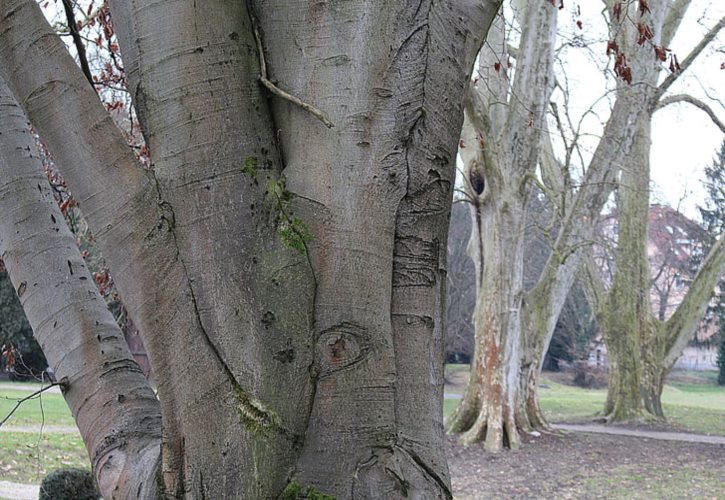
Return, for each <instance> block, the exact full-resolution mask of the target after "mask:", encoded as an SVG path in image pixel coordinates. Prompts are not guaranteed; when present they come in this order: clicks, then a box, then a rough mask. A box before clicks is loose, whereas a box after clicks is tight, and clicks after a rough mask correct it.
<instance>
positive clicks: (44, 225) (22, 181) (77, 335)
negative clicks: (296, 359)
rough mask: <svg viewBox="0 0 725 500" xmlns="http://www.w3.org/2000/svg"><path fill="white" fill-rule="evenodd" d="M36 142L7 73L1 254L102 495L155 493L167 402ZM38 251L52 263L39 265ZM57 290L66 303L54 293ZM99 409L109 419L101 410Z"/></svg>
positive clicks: (1, 120)
mask: <svg viewBox="0 0 725 500" xmlns="http://www.w3.org/2000/svg"><path fill="white" fill-rule="evenodd" d="M35 151H36V148H35V141H34V139H33V136H32V135H31V134H30V132H29V131H28V129H27V120H26V118H25V116H24V115H23V113H22V111H21V110H20V108H19V106H18V105H17V103H16V102H15V99H13V98H12V96H11V95H10V94H9V91H8V89H7V87H6V85H5V83H4V82H3V80H2V79H0V213H2V214H3V216H2V217H1V218H0V256H2V260H3V262H4V263H5V266H6V268H7V270H8V273H9V275H10V278H11V280H12V282H13V285H14V286H15V289H16V291H17V294H18V297H19V298H20V301H21V303H22V305H23V308H24V310H25V313H26V315H27V317H28V320H29V321H30V324H31V326H32V328H33V332H34V334H35V337H36V339H37V340H38V342H39V343H40V345H41V347H42V349H43V352H44V353H45V355H46V358H47V359H48V362H49V363H50V366H52V367H53V370H54V372H55V374H56V376H57V377H58V378H59V379H60V382H61V389H62V390H63V395H64V397H65V399H66V401H67V402H68V406H69V407H70V409H71V413H72V414H73V417H74V418H75V421H76V424H77V425H78V429H79V430H80V433H81V436H82V437H83V441H84V442H85V444H86V449H87V450H88V455H89V457H90V460H91V464H92V465H93V469H94V471H95V473H96V479H97V481H98V485H99V487H100V489H101V492H102V493H103V495H104V497H106V498H133V497H142V498H155V497H156V492H157V488H156V474H157V472H158V462H159V457H160V454H159V443H160V437H161V436H160V434H161V433H160V427H159V424H160V420H161V413H160V410H159V403H158V401H157V399H156V396H155V394H154V393H153V391H152V390H151V388H150V387H149V385H148V383H147V382H146V380H145V378H144V376H143V373H142V372H141V369H140V368H139V366H138V365H137V364H136V362H135V361H134V360H133V357H132V356H131V353H130V352H129V350H128V346H127V345H126V342H125V341H124V337H123V332H121V330H120V328H119V327H118V325H117V324H116V322H115V320H114V318H113V316H112V315H111V313H110V311H109V310H108V308H107V307H106V303H105V301H104V300H103V298H102V297H101V296H100V294H99V293H98V290H97V288H96V286H95V283H94V281H93V279H92V277H91V274H90V272H89V271H88V269H87V268H86V265H85V262H84V261H83V259H82V258H81V254H80V251H79V250H78V247H77V246H76V244H75V237H74V236H73V234H72V233H71V232H70V230H69V229H68V227H67V226H66V224H65V221H64V218H63V215H62V214H61V212H60V209H59V208H58V205H57V204H56V203H55V200H54V199H53V194H52V193H51V191H50V186H49V185H48V180H47V177H46V176H45V174H44V172H43V166H42V164H41V162H40V158H39V156H38V155H37V154H35ZM39 256H45V258H48V259H50V262H49V264H50V265H48V266H38V265H36V264H37V260H38V257H39ZM56 293H60V294H62V296H64V297H66V298H67V299H68V302H65V301H58V300H55V299H56ZM56 338H62V339H63V341H62V342H61V343H58V342H55V339H56ZM86 387H89V388H93V389H92V390H91V391H87V390H86V389H85V388H86ZM100 410H104V411H105V412H106V413H105V414H106V418H100V419H99V418H97V416H98V413H99V411H100Z"/></svg>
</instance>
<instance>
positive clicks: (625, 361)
mask: <svg viewBox="0 0 725 500" xmlns="http://www.w3.org/2000/svg"><path fill="white" fill-rule="evenodd" d="M689 3H690V2H689V1H682V2H675V3H673V4H672V5H669V4H668V3H666V2H661V3H660V2H658V3H654V2H651V3H645V4H643V3H642V2H639V5H629V6H626V5H623V4H621V3H619V2H611V3H610V5H609V10H608V12H609V15H610V29H611V37H612V39H615V40H616V42H615V43H616V44H617V51H618V52H619V53H621V54H627V55H626V56H625V57H626V58H627V60H628V61H629V62H628V63H627V64H628V65H629V66H630V67H631V68H636V72H634V71H635V70H634V69H633V70H632V71H633V74H634V75H636V76H633V78H634V79H635V81H639V82H640V83H641V87H642V89H643V94H642V95H641V96H640V97H641V99H642V100H643V102H645V103H646V104H647V106H646V108H645V109H644V110H643V111H644V112H643V113H641V114H640V115H639V116H637V119H636V122H635V123H634V125H633V126H634V128H635V129H636V131H637V132H636V136H635V142H634V146H633V148H632V151H631V153H630V154H629V155H628V156H627V157H626V159H625V167H624V168H623V169H622V174H621V177H620V180H619V184H618V197H617V201H618V214H619V216H618V238H617V250H616V269H615V273H614V279H613V283H612V286H611V289H610V290H609V292H608V293H607V295H606V299H605V301H606V302H605V303H603V304H601V303H600V306H602V307H603V308H604V309H602V312H601V317H602V322H601V325H602V329H603V333H604V339H605V342H606V344H607V349H608V355H609V385H608V393H607V403H606V405H605V415H606V418H607V420H608V421H612V422H614V421H623V420H629V419H633V418H635V419H636V418H640V417H642V416H653V417H656V418H660V417H663V416H664V414H663V411H662V404H661V394H662V388H663V383H664V377H665V375H666V373H667V372H668V371H669V370H670V368H671V367H672V365H673V364H674V362H675V361H676V359H677V358H678V357H679V355H680V354H681V352H682V349H683V348H684V347H685V345H686V344H687V341H688V340H689V338H690V337H691V336H692V335H693V334H694V332H695V330H696V328H697V325H698V323H699V321H700V320H701V319H702V317H703V315H704V312H705V308H706V306H707V303H708V301H709V299H710V295H711V293H712V288H713V286H714V285H715V283H716V281H717V279H718V278H719V276H721V275H722V274H723V271H725V250H724V249H723V242H722V241H719V242H718V243H717V244H715V245H714V246H713V248H712V251H711V252H710V255H709V256H708V257H707V258H706V259H705V262H704V264H703V266H702V268H701V269H700V271H699V273H698V275H697V276H696V278H695V280H694V281H693V283H692V285H691V286H690V289H689V290H688V293H687V295H686V296H685V298H684V299H683V301H682V302H681V303H680V305H679V307H678V308H677V311H675V313H674V314H673V315H672V317H670V319H668V320H667V321H666V322H661V321H659V320H658V319H657V318H656V317H655V316H654V315H653V314H652V309H651V303H650V293H649V290H650V285H651V281H652V278H651V275H650V269H649V264H648V262H647V250H646V248H647V246H646V245H647V225H648V213H649V182H650V146H651V121H652V115H653V113H654V112H655V111H656V110H657V109H660V108H661V107H663V106H665V105H667V103H671V102H675V101H676V100H677V99H675V98H668V97H664V98H663V96H664V94H665V93H666V92H667V91H668V90H669V89H670V87H671V85H672V84H673V83H674V82H675V81H676V80H677V78H678V77H679V76H680V75H681V74H682V72H683V71H685V70H686V69H687V68H688V67H689V65H690V64H691V63H692V61H693V60H694V59H695V58H696V57H697V55H698V54H699V53H700V52H701V51H702V50H703V49H704V48H705V47H706V46H707V45H708V44H709V43H710V42H711V41H712V40H713V39H714V37H715V36H716V35H717V33H718V32H719V31H720V30H721V29H722V27H723V26H725V18H723V19H720V21H719V22H718V23H717V24H716V25H715V26H714V27H713V28H711V29H710V31H709V32H708V33H707V35H706V36H705V37H704V38H703V39H702V40H701V41H700V42H699V43H698V45H697V46H696V47H695V48H694V49H693V50H692V52H690V54H688V55H687V56H686V57H685V58H684V59H683V60H682V63H681V64H680V65H677V66H676V67H674V68H673V69H674V71H671V72H670V74H668V75H667V76H666V77H665V78H664V79H662V80H661V81H660V82H659V83H658V79H659V76H660V71H661V66H660V65H659V64H658V62H657V60H656V59H655V60H654V61H653V58H652V55H651V52H650V50H651V49H650V50H646V47H647V45H648V44H650V43H651V44H653V46H654V49H655V52H656V53H657V54H658V55H660V58H664V55H661V54H662V52H661V50H662V47H668V46H669V45H670V43H671V41H672V36H673V35H674V33H676V31H677V28H678V26H679V25H680V23H681V22H682V19H683V16H684V13H685V11H686V9H687V7H688V6H689ZM643 5H644V6H645V7H646V8H643ZM618 6H619V7H618ZM635 18H637V19H639V21H638V22H637V23H632V22H631V21H630V19H635ZM622 34H625V37H624V38H621V39H618V38H617V37H621V36H622ZM620 60H621V58H620ZM672 64H673V65H675V63H674V62H672ZM622 71H624V70H622V69H620V73H621V72H622ZM628 79H629V78H625V79H624V81H622V82H621V83H620V84H619V87H620V88H619V89H618V90H621V89H623V88H625V87H629V86H630V85H629V82H627V81H626V80H628ZM703 105H704V104H703ZM716 123H717V124H718V126H720V128H721V130H723V131H724V132H725V127H723V126H722V124H721V123H720V122H719V121H718V120H716ZM598 295H599V294H595V296H598Z"/></svg>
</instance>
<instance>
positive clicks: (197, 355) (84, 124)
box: [0, 0, 500, 498]
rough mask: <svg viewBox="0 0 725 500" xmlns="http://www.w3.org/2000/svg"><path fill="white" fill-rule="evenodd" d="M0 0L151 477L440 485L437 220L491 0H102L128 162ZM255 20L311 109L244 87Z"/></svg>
mask: <svg viewBox="0 0 725 500" xmlns="http://www.w3.org/2000/svg"><path fill="white" fill-rule="evenodd" d="M0 5H1V6H2V10H0V66H1V67H3V68H7V71H6V70H5V69H3V70H0V71H3V73H2V74H3V75H6V76H7V77H8V82H9V84H10V87H11V89H12V91H13V93H14V94H15V95H16V96H17V97H18V100H19V101H20V102H21V105H22V106H23V107H24V108H25V110H26V112H27V114H28V116H29V118H30V119H31V121H32V122H33V123H34V124H35V123H36V122H42V123H39V124H38V125H36V127H37V128H38V130H39V132H40V135H41V137H42V138H43V140H44V141H45V142H46V144H47V145H48V147H49V149H50V150H51V151H52V152H53V154H54V156H55V159H56V162H57V163H58V165H59V166H60V167H61V170H62V172H63V173H64V175H65V177H66V179H67V181H68V183H69V185H70V187H71V188H72V189H73V192H74V194H76V196H77V197H78V198H79V200H80V203H81V208H82V209H84V211H85V212H86V216H87V218H88V220H89V223H90V225H91V227H92V229H94V231H95V232H96V233H95V234H96V237H97V239H98V240H99V242H100V243H101V245H102V250H103V252H104V256H105V257H106V260H107V262H108V263H109V267H110V268H111V271H112V272H113V274H114V278H115V280H116V282H117V283H118V286H119V289H120V291H121V294H122V296H123V299H124V301H125V303H126V305H127V307H128V310H129V313H130V315H131V316H132V318H133V320H134V322H135V323H136V324H137V325H138V326H139V328H140V331H141V334H142V336H143V340H144V344H145V345H146V347H147V349H148V351H149V357H150V361H151V364H152V368H153V370H154V373H155V374H156V377H157V379H158V382H159V386H158V396H159V400H160V406H161V417H162V422H163V425H162V428H163V435H162V443H161V476H160V477H161V479H160V482H159V485H158V486H159V487H160V489H161V490H162V492H163V493H162V494H163V495H164V496H165V497H167V498H184V497H185V498H276V497H277V496H279V495H280V494H281V493H282V492H283V490H284V491H285V494H286V495H288V496H290V497H294V496H295V495H298V494H299V495H303V494H308V495H313V494H319V493H324V494H328V495H333V496H335V497H336V498H400V497H408V498H448V497H450V496H451V493H450V479H449V476H448V471H447V466H446V461H445V456H444V454H443V453H444V448H443V446H442V442H443V441H442V439H443V426H442V404H441V403H442V357H443V344H442V332H443V328H442V324H441V320H442V307H443V303H442V300H443V285H444V283H445V278H446V272H445V250H446V249H445V247H446V235H447V223H448V222H447V221H448V215H449V210H450V201H451V191H452V188H451V185H452V179H453V168H454V163H455V161H454V158H455V147H456V142H457V139H458V137H457V136H458V133H457V131H458V130H459V129H460V126H461V121H462V107H463V96H464V90H465V87H466V81H467V78H468V77H469V76H470V70H471V68H472V63H473V60H474V57H475V54H476V53H477V51H478V50H479V48H480V45H481V43H482V39H483V37H484V36H485V33H486V31H487V29H488V26H489V24H490V22H491V20H492V18H493V16H494V14H495V13H496V11H497V10H498V7H499V5H500V2H498V1H485V2H474V1H469V0H460V1H456V2H441V3H438V2H433V1H424V2H356V3H339V2H327V3H324V2H323V3H320V2H317V3H309V2H297V1H295V2H287V1H284V2H283V1H271V2H270V1H266V2H254V1H250V2H236V3H233V2H232V3H230V2H223V1H212V2H204V3H201V2H194V1H177V2H156V3H148V2H142V1H137V0H115V1H112V2H111V8H112V14H113V19H114V25H115V27H116V30H117V32H118V34H119V39H120V42H121V49H122V52H123V60H124V65H125V68H126V70H127V76H128V79H129V84H130V88H131V92H132V96H133V98H134V104H135V106H136V109H137V111H138V115H139V118H140V121H141V124H142V128H143V132H144V136H145V138H146V142H147V145H148V146H149V148H150V150H151V156H152V161H153V166H152V168H151V170H149V171H143V170H142V169H141V168H140V167H139V166H137V165H136V164H135V163H134V159H133V155H132V154H131V152H130V151H129V150H127V149H126V147H125V145H124V144H123V141H122V139H121V137H120V135H119V134H118V132H117V131H116V130H114V129H113V125H112V124H111V122H110V120H108V119H107V116H106V115H105V113H104V112H103V110H102V109H101V107H100V104H99V103H98V100H97V97H96V96H95V95H93V91H92V89H91V88H90V87H89V86H88V85H87V82H85V80H83V76H82V74H81V73H80V70H79V69H78V68H77V67H75V65H74V63H73V61H72V60H71V59H70V57H69V56H68V54H67V51H65V48H63V47H62V44H61V43H60V42H59V41H58V39H57V38H56V37H55V36H54V35H52V34H51V33H50V32H49V28H48V26H47V24H45V23H44V21H43V20H42V17H41V14H40V11H39V9H38V8H37V5H36V4H35V2H33V1H32V0H25V1H22V0H13V1H10V0H8V1H7V2H3V3H1V4H0ZM255 29H256V30H257V31H258V33H259V35H260V41H261V45H262V50H263V55H264V57H265V60H266V63H267V71H268V76H269V78H270V79H271V80H272V81H274V82H275V84H276V85H278V86H279V87H280V88H282V89H283V90H285V91H287V92H289V93H291V94H293V95H294V96H296V97H298V98H299V99H301V100H302V101H304V102H307V103H310V104H311V105H313V106H314V107H315V108H317V109H320V110H322V112H324V113H325V114H326V115H327V116H329V118H330V119H331V121H332V123H333V124H334V127H333V128H331V129H329V128H326V127H325V126H324V125H323V124H322V123H320V122H319V121H317V119H316V118H315V117H314V116H313V115H311V114H310V113H309V112H308V111H306V110H305V109H302V108H301V107H299V106H297V105H295V104H293V103H291V102H290V101H288V100H285V99H281V98H279V97H276V96H272V95H271V94H268V93H267V91H266V90H265V89H264V88H263V87H262V86H260V84H259V81H258V78H259V75H260V54H259V52H258V50H257V43H256V40H255V36H254V31H255ZM29 54H30V55H32V57H28V55H29ZM43 68H48V69H47V70H45V69H43ZM68 95H71V96H72V97H73V98H74V100H72V101H71V104H68V103H67V102H66V98H67V97H68ZM76 114H78V115H80V116H81V119H79V120H77V119H76V116H75V115H76ZM109 151H110V152H111V153H110V154H111V156H112V158H111V160H112V161H111V162H109V157H108V154H109ZM109 165H110V166H109ZM89 171H90V172H92V175H88V172H89ZM107 173H108V175H110V176H111V177H106V174H107ZM119 177H121V178H119ZM125 178H127V179H125ZM301 227H302V228H304V232H306V231H309V233H310V234H311V235H312V239H311V240H309V239H308V238H304V237H303V236H302V233H303V231H302V229H300V228H301ZM129 256H131V259H130V260H129ZM157 430H158V429H157Z"/></svg>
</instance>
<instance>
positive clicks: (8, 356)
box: [0, 344, 18, 371]
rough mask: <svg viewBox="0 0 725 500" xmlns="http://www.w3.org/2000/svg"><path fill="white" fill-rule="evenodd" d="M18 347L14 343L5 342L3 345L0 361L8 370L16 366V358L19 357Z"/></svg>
mask: <svg viewBox="0 0 725 500" xmlns="http://www.w3.org/2000/svg"><path fill="white" fill-rule="evenodd" d="M17 352H18V351H17V349H15V346H14V345H12V344H5V345H3V347H2V354H0V361H1V362H2V363H0V364H2V365H3V366H4V367H5V370H6V371H12V370H13V368H14V367H15V359H16V357H17Z"/></svg>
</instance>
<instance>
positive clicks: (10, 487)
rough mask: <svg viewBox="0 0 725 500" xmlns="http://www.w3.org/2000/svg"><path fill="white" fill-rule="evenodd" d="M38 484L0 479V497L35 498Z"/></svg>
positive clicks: (30, 499) (27, 499)
mask: <svg viewBox="0 0 725 500" xmlns="http://www.w3.org/2000/svg"><path fill="white" fill-rule="evenodd" d="M39 492H40V486H38V485H35V484H21V483H11V482H10V481H0V499H5V498H7V499H10V500H37V498H38V493H39Z"/></svg>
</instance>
